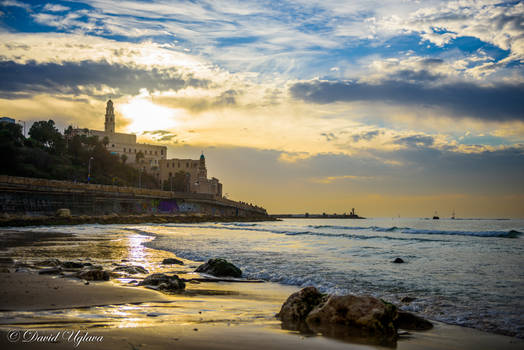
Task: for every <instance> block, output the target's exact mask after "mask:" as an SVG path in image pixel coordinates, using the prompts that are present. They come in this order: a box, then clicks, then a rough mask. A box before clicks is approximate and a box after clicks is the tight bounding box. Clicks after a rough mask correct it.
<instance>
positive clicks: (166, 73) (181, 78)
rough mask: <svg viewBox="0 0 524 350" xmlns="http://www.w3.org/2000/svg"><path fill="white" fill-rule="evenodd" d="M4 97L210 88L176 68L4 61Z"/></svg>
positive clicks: (1, 74)
mask: <svg viewBox="0 0 524 350" xmlns="http://www.w3.org/2000/svg"><path fill="white" fill-rule="evenodd" d="M0 77H2V80H3V83H2V84H1V85H0V96H2V97H4V98H17V97H26V96H27V95H31V94H39V93H50V94H75V95H77V94H81V93H86V92H89V93H90V95H91V96H93V97H96V96H100V95H102V96H100V97H102V98H106V97H107V94H108V92H100V93H97V91H96V90H97V89H102V88H103V87H110V88H112V89H114V90H115V91H116V94H137V93H138V92H139V90H140V89H143V88H146V89H148V90H149V91H157V90H174V91H176V90H179V89H182V88H184V87H188V86H194V87H206V86H207V85H208V84H209V81H207V80H201V79H197V78H195V77H193V76H192V75H190V74H179V73H178V72H177V71H176V70H175V69H169V70H161V69H157V68H152V69H150V70H147V69H143V68H135V67H129V66H124V65H120V64H110V63H108V62H105V61H99V62H94V61H81V62H63V63H61V64H58V63H36V62H27V63H25V64H22V63H16V62H13V61H0Z"/></svg>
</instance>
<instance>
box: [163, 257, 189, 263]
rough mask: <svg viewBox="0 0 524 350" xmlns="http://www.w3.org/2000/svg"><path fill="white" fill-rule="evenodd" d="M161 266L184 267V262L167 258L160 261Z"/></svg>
mask: <svg viewBox="0 0 524 350" xmlns="http://www.w3.org/2000/svg"><path fill="white" fill-rule="evenodd" d="M162 264H164V265H173V264H177V265H184V262H183V261H182V260H178V259H175V258H167V259H164V260H162Z"/></svg>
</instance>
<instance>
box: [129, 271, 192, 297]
mask: <svg viewBox="0 0 524 350" xmlns="http://www.w3.org/2000/svg"><path fill="white" fill-rule="evenodd" d="M138 285H139V286H146V287H149V288H152V289H156V290H162V291H168V292H173V291H178V290H183V289H185V288H186V284H185V282H184V281H183V280H181V279H180V278H179V277H178V276H177V275H172V276H168V275H165V274H163V273H154V274H152V275H149V276H147V277H146V278H144V280H143V281H142V282H140V283H139V284H138Z"/></svg>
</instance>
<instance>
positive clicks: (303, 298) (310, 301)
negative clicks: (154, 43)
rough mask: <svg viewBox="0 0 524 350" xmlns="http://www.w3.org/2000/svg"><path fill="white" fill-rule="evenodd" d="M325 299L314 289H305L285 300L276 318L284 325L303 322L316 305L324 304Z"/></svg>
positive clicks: (324, 296)
mask: <svg viewBox="0 0 524 350" xmlns="http://www.w3.org/2000/svg"><path fill="white" fill-rule="evenodd" d="M326 297H327V296H326V295H324V294H322V293H320V292H319V291H318V290H317V289H316V288H315V287H306V288H304V289H302V290H299V291H298V292H296V293H293V294H291V295H290V296H289V297H288V298H287V300H286V301H285V302H284V304H283V305H282V308H281V309H280V312H279V313H278V314H277V317H278V318H279V319H280V320H281V321H282V322H285V323H299V322H302V321H305V320H306V317H307V315H308V314H309V312H310V311H311V310H313V308H315V307H316V306H317V305H319V304H321V303H322V302H325V300H326Z"/></svg>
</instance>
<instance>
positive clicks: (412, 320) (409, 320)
mask: <svg viewBox="0 0 524 350" xmlns="http://www.w3.org/2000/svg"><path fill="white" fill-rule="evenodd" d="M395 325H396V326H397V327H398V328H402V329H405V330H409V331H426V330H428V329H431V328H433V323H431V322H429V321H428V320H425V319H423V318H422V317H419V316H417V315H414V314H412V313H409V312H406V311H399V312H398V317H397V319H396V320H395Z"/></svg>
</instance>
